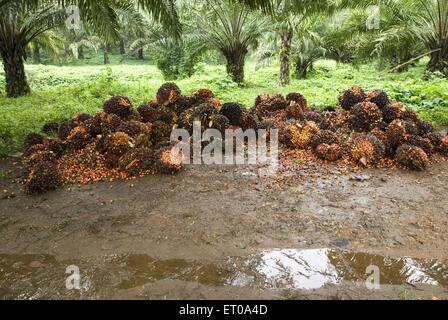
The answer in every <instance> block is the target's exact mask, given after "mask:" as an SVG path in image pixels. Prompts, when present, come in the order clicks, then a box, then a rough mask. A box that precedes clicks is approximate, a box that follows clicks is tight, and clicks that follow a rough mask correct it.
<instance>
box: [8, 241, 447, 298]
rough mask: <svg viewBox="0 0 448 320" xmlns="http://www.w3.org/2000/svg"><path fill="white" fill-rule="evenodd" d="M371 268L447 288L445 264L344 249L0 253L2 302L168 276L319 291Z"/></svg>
mask: <svg viewBox="0 0 448 320" xmlns="http://www.w3.org/2000/svg"><path fill="white" fill-rule="evenodd" d="M69 265H76V266H78V267H79V270H80V273H81V288H80V290H67V289H66V287H65V283H66V279H67V277H68V276H69V274H66V273H65V271H66V268H67V266H69ZM369 265H375V266H378V268H379V270H380V283H381V284H383V285H386V284H387V285H403V284H406V283H411V284H427V285H432V286H439V287H443V288H448V264H447V263H446V261H444V262H441V261H436V260H422V259H411V258H388V257H383V256H380V255H372V254H366V253H356V252H350V251H347V250H341V249H335V250H333V249H309V250H295V249H282V250H269V251H264V252H261V253H257V254H254V255H250V256H248V257H242V258H232V257H230V258H227V259H225V260H222V261H219V262H216V263H202V262H200V261H188V260H182V259H170V260H157V259H153V258H151V257H149V256H147V255H141V254H132V255H110V256H104V257H95V258H87V259H83V260H76V259H67V260H58V259H57V258H56V257H54V256H51V255H10V254H0V300H1V299H44V298H45V299H64V298H83V299H91V298H93V299H95V298H108V297H111V296H112V295H114V297H119V296H120V292H123V291H125V290H128V289H134V288H139V287H142V286H143V285H145V284H149V283H153V282H156V281H159V280H164V279H172V280H181V281H188V282H196V283H200V284H203V285H207V286H211V287H221V286H239V287H252V288H264V289H318V288H321V287H323V286H325V285H327V284H335V285H337V284H341V283H343V282H356V283H363V282H364V281H365V279H366V278H367V276H368V275H367V274H366V268H367V267H368V266H369ZM179 290H182V286H181V285H179Z"/></svg>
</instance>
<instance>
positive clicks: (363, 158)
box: [349, 134, 385, 167]
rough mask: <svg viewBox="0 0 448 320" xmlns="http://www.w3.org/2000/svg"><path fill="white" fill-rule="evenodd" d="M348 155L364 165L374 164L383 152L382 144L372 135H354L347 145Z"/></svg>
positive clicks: (382, 155) (381, 156)
mask: <svg viewBox="0 0 448 320" xmlns="http://www.w3.org/2000/svg"><path fill="white" fill-rule="evenodd" d="M349 154H350V157H351V158H352V159H353V161H355V162H356V163H357V164H361V165H362V166H364V167H367V166H371V165H376V164H377V163H378V162H379V161H380V160H381V159H382V158H383V157H384V154H385V147H384V144H383V143H382V142H381V140H380V139H378V138H377V137H375V136H373V135H365V134H360V135H357V136H355V137H354V138H353V139H352V141H351V143H350V146H349Z"/></svg>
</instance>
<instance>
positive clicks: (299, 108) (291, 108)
mask: <svg viewBox="0 0 448 320" xmlns="http://www.w3.org/2000/svg"><path fill="white" fill-rule="evenodd" d="M305 108H306V107H304V106H303V105H302V104H300V103H298V102H295V101H290V102H289V104H288V106H287V107H286V117H287V118H289V119H296V120H304V119H305Z"/></svg>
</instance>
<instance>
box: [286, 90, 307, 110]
mask: <svg viewBox="0 0 448 320" xmlns="http://www.w3.org/2000/svg"><path fill="white" fill-rule="evenodd" d="M286 101H287V103H288V104H289V103H291V102H295V103H297V104H298V105H299V106H300V107H302V109H305V108H308V101H307V100H306V98H305V97H304V96H303V95H302V94H300V93H298V92H291V93H288V94H287V95H286Z"/></svg>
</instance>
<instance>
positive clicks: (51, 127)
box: [42, 121, 59, 135]
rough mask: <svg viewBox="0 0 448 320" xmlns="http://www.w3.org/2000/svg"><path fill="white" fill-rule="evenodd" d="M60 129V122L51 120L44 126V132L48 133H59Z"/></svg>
mask: <svg viewBox="0 0 448 320" xmlns="http://www.w3.org/2000/svg"><path fill="white" fill-rule="evenodd" d="M58 130H59V122H55V121H51V122H47V123H46V124H44V125H43V127H42V132H43V133H45V134H48V135H53V134H57V133H58Z"/></svg>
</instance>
